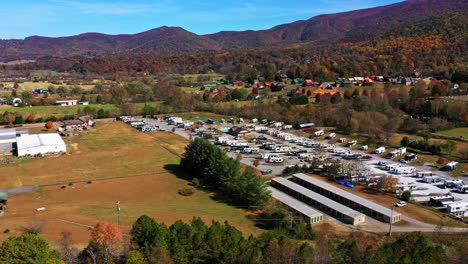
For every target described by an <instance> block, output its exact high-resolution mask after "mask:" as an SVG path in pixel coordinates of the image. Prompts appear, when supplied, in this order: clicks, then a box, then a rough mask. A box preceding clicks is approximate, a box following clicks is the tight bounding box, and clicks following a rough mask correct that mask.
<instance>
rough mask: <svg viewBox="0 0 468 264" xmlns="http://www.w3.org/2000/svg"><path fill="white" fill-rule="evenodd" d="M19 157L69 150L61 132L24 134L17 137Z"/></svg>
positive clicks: (60, 152)
mask: <svg viewBox="0 0 468 264" xmlns="http://www.w3.org/2000/svg"><path fill="white" fill-rule="evenodd" d="M16 150H17V153H18V157H26V156H33V157H34V156H46V155H51V154H63V153H66V152H67V145H66V144H65V142H64V141H63V139H62V138H61V137H60V135H59V134H55V133H50V134H37V135H22V136H19V137H17V138H16Z"/></svg>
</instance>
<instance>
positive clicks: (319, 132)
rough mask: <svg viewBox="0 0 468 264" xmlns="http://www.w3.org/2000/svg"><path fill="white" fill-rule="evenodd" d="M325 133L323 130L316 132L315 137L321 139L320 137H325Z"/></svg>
mask: <svg viewBox="0 0 468 264" xmlns="http://www.w3.org/2000/svg"><path fill="white" fill-rule="evenodd" d="M324 133H325V132H324V131H323V130H318V131H315V132H314V136H316V137H320V136H323V134H324Z"/></svg>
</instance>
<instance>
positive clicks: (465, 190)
mask: <svg viewBox="0 0 468 264" xmlns="http://www.w3.org/2000/svg"><path fill="white" fill-rule="evenodd" d="M457 191H458V192H459V193H468V185H459V186H458V188H457Z"/></svg>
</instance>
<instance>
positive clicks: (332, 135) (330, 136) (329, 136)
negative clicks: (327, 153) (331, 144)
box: [327, 133, 336, 139]
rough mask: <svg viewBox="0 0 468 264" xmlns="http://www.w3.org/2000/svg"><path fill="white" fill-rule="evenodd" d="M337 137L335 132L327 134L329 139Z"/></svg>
mask: <svg viewBox="0 0 468 264" xmlns="http://www.w3.org/2000/svg"><path fill="white" fill-rule="evenodd" d="M335 137H336V134H335V133H330V134H329V135H328V136H327V139H334V138H335Z"/></svg>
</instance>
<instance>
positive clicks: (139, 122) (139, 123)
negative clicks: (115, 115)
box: [119, 116, 159, 132]
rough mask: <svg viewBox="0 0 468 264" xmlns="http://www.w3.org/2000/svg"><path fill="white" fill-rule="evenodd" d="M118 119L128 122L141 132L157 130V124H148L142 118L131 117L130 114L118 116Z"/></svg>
mask: <svg viewBox="0 0 468 264" xmlns="http://www.w3.org/2000/svg"><path fill="white" fill-rule="evenodd" d="M119 120H121V121H123V122H125V123H127V124H129V125H130V126H131V127H133V128H135V129H137V130H138V131H141V132H154V131H158V130H159V126H155V125H152V124H149V123H147V122H146V121H145V120H144V119H138V118H133V117H131V116H120V117H119Z"/></svg>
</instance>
